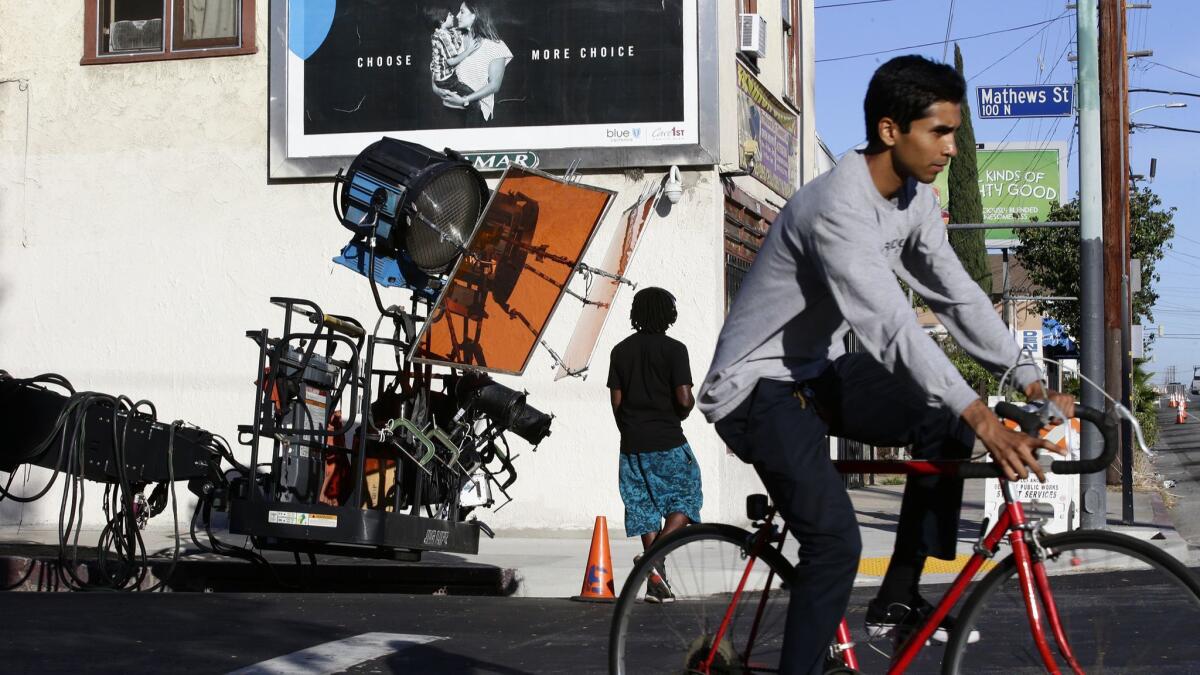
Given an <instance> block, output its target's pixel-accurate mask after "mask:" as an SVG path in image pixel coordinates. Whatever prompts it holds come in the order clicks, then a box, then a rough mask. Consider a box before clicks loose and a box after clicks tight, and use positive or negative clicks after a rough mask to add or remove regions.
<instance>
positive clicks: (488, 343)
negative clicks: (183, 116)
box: [412, 166, 614, 375]
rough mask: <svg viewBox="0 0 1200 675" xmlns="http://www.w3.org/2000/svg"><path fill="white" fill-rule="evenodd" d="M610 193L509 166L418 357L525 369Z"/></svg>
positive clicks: (455, 363)
mask: <svg viewBox="0 0 1200 675" xmlns="http://www.w3.org/2000/svg"><path fill="white" fill-rule="evenodd" d="M613 197H614V193H613V192H612V191H610V190H601V189H599V188H595V187H590V186H587V185H579V184H578V183H567V182H565V181H563V180H561V179H558V178H555V177H553V176H550V175H547V174H544V173H541V172H540V171H534V170H532V169H527V168H525V167H517V166H513V167H510V168H509V169H508V170H506V171H505V172H504V175H503V176H502V177H501V178H500V183H499V184H498V185H497V186H496V190H495V191H494V192H493V193H492V198H491V200H490V201H489V202H488V207H487V209H486V210H485V211H484V214H483V217H482V218H481V219H480V222H479V225H478V226H476V228H475V233H474V235H473V236H472V237H471V242H470V244H468V245H467V251H466V253H465V254H464V255H463V256H462V259H461V260H460V261H459V263H458V265H457V266H456V267H455V268H454V272H453V274H451V276H450V278H449V280H448V281H447V282H446V287H445V289H444V290H443V291H442V294H441V296H439V297H438V300H437V302H436V303H435V304H434V306H433V309H432V310H431V311H430V315H429V320H428V321H426V322H425V325H424V327H423V328H422V329H421V334H420V336H419V337H418V339H417V340H416V342H415V344H414V348H413V353H412V357H413V360H414V361H418V362H423V363H436V364H440V365H446V366H452V367H458V368H464V367H465V368H471V369H473V370H484V371H489V372H496V373H508V374H512V375H520V374H521V373H523V372H524V371H525V367H526V366H528V365H529V359H530V357H531V356H532V355H533V351H534V349H535V348H536V347H537V344H538V342H539V341H540V340H541V336H542V332H543V330H545V328H546V323H547V322H549V320H550V317H551V315H553V314H554V310H555V309H556V308H557V307H558V303H559V301H560V300H561V299H562V296H563V293H564V292H565V290H566V287H567V282H568V281H569V280H570V278H571V275H572V274H574V272H575V266H576V265H577V264H578V263H579V260H580V258H582V257H583V252H584V251H585V250H587V246H588V244H589V243H590V242H591V240H592V237H593V235H594V234H595V233H596V228H597V227H598V226H599V225H600V221H601V220H603V219H604V214H605V213H606V212H607V211H608V207H609V205H610V204H611V203H612V200H613Z"/></svg>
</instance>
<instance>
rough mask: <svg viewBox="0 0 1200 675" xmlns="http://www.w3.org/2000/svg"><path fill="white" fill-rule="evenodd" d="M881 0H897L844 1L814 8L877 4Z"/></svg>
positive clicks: (888, 0) (891, 0)
mask: <svg viewBox="0 0 1200 675" xmlns="http://www.w3.org/2000/svg"><path fill="white" fill-rule="evenodd" d="M881 2H895V0H859V1H858V2H842V3H838V4H836V5H817V6H816V7H814V9H831V8H833V7H849V6H851V5H875V4H878V3H881Z"/></svg>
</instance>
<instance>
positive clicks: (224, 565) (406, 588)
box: [0, 481, 1200, 597]
mask: <svg viewBox="0 0 1200 675" xmlns="http://www.w3.org/2000/svg"><path fill="white" fill-rule="evenodd" d="M983 486H984V484H983V482H982V481H971V482H968V484H967V493H966V498H965V500H964V505H963V521H962V525H961V528H960V532H959V541H960V542H961V544H960V546H959V558H958V559H957V560H955V561H952V562H947V561H937V560H932V559H931V561H930V565H929V566H927V568H926V575H925V579H926V580H927V581H928V582H931V583H938V582H948V581H950V580H951V579H952V578H953V576H954V574H956V573H957V572H958V571H959V570H960V569H961V568H962V565H963V564H964V563H965V562H966V559H967V558H968V556H969V554H970V551H971V544H973V543H974V542H975V540H976V538H977V537H978V536H979V525H980V520H981V519H982V514H983ZM902 492H903V486H870V487H864V488H859V489H855V490H851V491H850V496H851V499H852V501H853V502H854V506H855V510H856V511H857V513H858V519H859V524H860V527H861V531H862V539H863V554H862V561H861V563H860V565H859V575H858V579H857V580H856V584H857V585H861V586H873V585H877V584H878V583H879V582H880V580H881V578H882V575H883V573H884V570H886V567H887V561H888V558H889V556H890V554H891V549H892V543H893V538H894V535H895V527H896V517H897V513H898V512H899V509H900V499H901V494H902ZM1157 501H1158V496H1157V494H1156V493H1150V492H1138V493H1135V513H1136V515H1137V520H1138V522H1137V523H1136V524H1134V525H1131V526H1123V525H1119V524H1118V521H1119V518H1120V493H1119V492H1111V491H1110V493H1109V495H1108V500H1107V502H1108V511H1109V527H1110V529H1112V530H1114V531H1118V532H1123V533H1125V534H1129V535H1131V536H1134V537H1137V538H1139V539H1145V540H1152V541H1154V542H1155V543H1156V544H1157V545H1159V546H1161V547H1162V548H1164V549H1165V550H1167V551H1168V552H1169V553H1171V554H1172V555H1174V556H1176V557H1177V558H1180V559H1181V560H1183V561H1184V562H1186V563H1188V564H1196V563H1197V562H1200V560H1197V557H1196V556H1195V554H1196V552H1195V551H1191V550H1189V548H1188V546H1187V543H1186V542H1185V541H1184V540H1183V539H1182V538H1181V537H1180V536H1179V534H1178V533H1177V532H1176V531H1175V529H1174V528H1173V527H1172V526H1171V524H1170V520H1169V518H1167V517H1166V515H1165V513H1166V511H1165V509H1163V508H1162V507H1161V502H1158V503H1156V502H1157ZM587 525H590V523H589V524H587ZM143 534H144V538H145V541H146V549H147V551H149V552H151V554H152V555H154V556H155V558H156V560H157V562H156V564H155V569H156V571H159V572H160V573H164V574H165V573H166V570H167V568H168V567H169V561H170V556H171V552H172V548H173V546H174V538H173V534H172V532H171V531H170V530H167V531H163V530H161V529H153V530H150V531H147V532H145V533H143ZM591 534H592V532H591V529H590V528H587V529H583V528H581V529H579V530H554V531H528V530H526V531H519V530H508V531H500V532H497V535H496V538H495V539H490V540H489V539H487V538H486V537H484V538H482V539H481V540H480V547H479V554H478V555H477V556H458V555H448V554H438V553H431V554H426V555H425V557H424V559H423V561H422V562H421V563H394V562H383V561H374V560H365V559H357V558H337V557H322V558H321V565H320V567H318V568H317V569H316V570H314V569H313V568H311V567H308V566H307V565H306V566H296V565H295V563H294V560H293V557H292V556H291V555H290V554H287V553H280V552H272V553H270V554H269V556H268V557H269V558H270V559H271V560H272V561H273V562H278V563H280V564H279V565H276V566H275V567H276V568H277V570H278V572H279V573H280V574H281V576H283V577H284V580H285V581H286V582H289V583H295V584H297V585H303V584H305V583H306V582H307V583H310V584H312V585H313V588H314V590H322V591H327V592H339V591H340V592H346V591H362V590H374V591H377V592H410V593H430V592H443V593H451V594H481V595H509V594H511V595H515V596H519V597H569V596H572V595H576V594H578V593H579V592H580V587H581V586H582V581H583V573H584V568H585V566H586V563H587V556H588V549H589V546H590V540H591ZM98 536H99V532H94V531H85V532H83V533H82V534H81V535H80V539H79V541H80V544H81V545H94V543H95V542H96V540H97V539H98ZM57 541H58V532H57V530H56V529H30V528H22V529H20V530H19V531H18V530H17V528H15V527H7V528H0V582H5V576H6V575H7V579H8V581H7V582H6V583H2V584H0V585H5V586H6V585H10V584H12V583H14V582H16V581H18V580H19V579H20V578H21V575H23V574H25V573H26V572H27V571H29V568H28V560H29V559H31V558H33V559H40V560H48V559H54V558H56V557H57ZM202 541H203V540H202ZM231 542H232V543H238V544H240V543H241V542H240V541H237V540H236V539H233V538H231ZM610 548H611V551H612V558H613V567H614V577H615V579H616V583H617V588H618V590H619V588H620V585H621V584H622V583H624V580H625V578H626V576H628V574H629V571H630V570H631V568H632V567H633V557H634V555H636V554H637V553H640V552H641V543H640V540H639V539H637V538H626V537H625V536H624V532H623V531H622V530H619V529H610ZM181 551H182V553H183V554H184V555H186V556H187V557H186V558H185V559H184V561H183V562H181V563H180V567H179V569H178V570H177V572H176V579H177V580H182V581H181V582H180V583H181V584H182V585H183V588H181V590H200V591H202V590H209V589H212V590H237V591H270V590H277V587H273V585H272V584H271V583H270V582H269V580H268V579H266V578H265V577H264V575H263V573H262V572H261V571H260V570H256V569H254V568H252V567H251V566H250V565H249V563H246V562H244V561H241V560H237V559H234V558H227V557H224V556H215V555H213V554H206V553H202V552H200V551H197V550H196V549H195V547H194V546H193V545H192V543H191V542H190V541H187V540H186V532H185V533H184V541H182V542H181ZM785 554H786V555H787V556H788V557H789V559H792V560H794V559H795V557H796V550H795V545H794V544H792V545H790V546H789V547H787V548H786V549H785ZM40 573H41V572H40V570H35V573H33V574H30V575H29V576H30V577H31V579H30V582H29V583H26V584H25V586H26V587H28V588H29V590H38V588H39V585H38V583H37V581H38V576H39V574H40ZM46 576H47V577H48V576H50V575H46Z"/></svg>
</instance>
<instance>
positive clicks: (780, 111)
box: [737, 63, 800, 199]
mask: <svg viewBox="0 0 1200 675" xmlns="http://www.w3.org/2000/svg"><path fill="white" fill-rule="evenodd" d="M737 83H738V165H739V166H741V168H742V169H743V170H745V171H746V172H748V173H750V174H751V175H753V176H754V177H755V178H757V179H758V180H760V181H762V182H763V184H764V185H766V186H767V187H769V188H771V189H772V190H774V191H775V192H776V193H778V194H779V195H780V196H782V197H783V198H784V199H787V198H789V197H791V196H792V193H793V192H795V191H796V188H797V187H798V183H799V181H798V180H797V178H796V173H797V166H796V165H797V161H796V160H797V157H796V155H797V151H798V149H799V145H800V143H799V138H798V133H799V128H800V127H799V116H798V115H796V113H794V112H792V111H791V109H790V108H788V107H787V106H785V105H784V104H783V103H782V102H780V101H779V99H777V98H775V96H774V95H772V94H771V92H769V91H767V88H766V87H764V86H763V85H762V83H761V82H759V81H758V78H756V77H754V75H753V74H751V72H750V71H749V70H747V69H746V68H745V66H743V65H742V64H741V63H738V64H737Z"/></svg>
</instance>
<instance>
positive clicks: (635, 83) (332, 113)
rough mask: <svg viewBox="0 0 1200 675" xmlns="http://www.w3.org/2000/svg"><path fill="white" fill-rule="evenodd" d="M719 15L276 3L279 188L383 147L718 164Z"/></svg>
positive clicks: (552, 3) (583, 7)
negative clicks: (706, 67) (707, 91)
mask: <svg viewBox="0 0 1200 675" xmlns="http://www.w3.org/2000/svg"><path fill="white" fill-rule="evenodd" d="M710 4H711V3H710V2H705V1H702V0H663V1H662V2H654V3H647V2H644V1H643V0H506V1H505V2H503V3H501V2H487V3H474V2H464V3H460V2H452V1H449V0H396V1H394V2H378V1H376V0H289V1H288V2H276V3H272V21H271V23H272V37H273V40H272V45H271V60H272V77H271V108H272V109H271V119H272V134H271V135H272V152H271V155H272V156H271V160H272V167H271V173H272V176H276V177H287V176H290V175H300V176H312V175H332V174H333V172H334V169H333V168H332V167H336V166H339V163H337V162H330V161H328V160H329V159H330V158H346V157H352V156H354V155H356V154H358V152H359V151H360V150H361V149H362V148H363V147H365V146H367V145H368V144H370V143H372V142H374V141H376V140H378V139H379V138H380V137H381V136H390V137H394V138H399V139H402V140H406V141H411V142H414V143H419V144H421V145H426V146H428V147H431V148H436V149H441V148H443V147H450V148H453V149H455V150H459V151H461V152H465V153H472V154H474V155H487V154H495V153H502V154H504V155H506V156H510V157H513V158H519V157H521V156H522V155H523V154H528V156H533V157H537V158H538V160H537V163H538V164H539V165H540V166H541V167H542V168H564V167H566V166H568V165H569V164H570V163H572V162H573V161H575V160H580V166H584V167H587V166H614V167H615V166H641V165H645V164H646V163H650V162H652V161H654V160H658V163H660V164H663V163H665V164H670V163H689V162H697V163H704V162H706V161H711V159H712V155H713V154H714V153H715V150H713V151H710V149H709V148H715V145H716V144H715V142H713V140H712V139H711V138H709V136H712V137H713V138H715V129H716V126H715V124H716V119H715V115H714V116H713V118H712V120H711V123H710V124H709V126H711V127H712V129H711V130H706V128H705V124H702V119H701V117H702V114H701V89H702V85H701V82H700V79H701V78H700V76H699V63H698V53H699V48H700V42H701V39H702V38H701V33H703V32H704V31H702V30H699V29H698V23H699V21H700V20H701V18H702V17H701V14H702V13H703V12H702V11H701V6H707V5H710ZM708 11H714V10H713V9H712V8H711V7H709V8H708ZM711 79H713V82H712V83H711V87H712V92H713V93H714V94H715V78H711ZM706 86H708V85H706ZM712 98H713V101H714V105H715V95H714V96H713V97H712ZM276 126H282V127H283V128H282V129H277V128H276ZM706 134H708V135H709V136H706ZM520 161H521V160H520V159H517V160H516V162H515V163H519V162H520ZM340 164H344V162H341V163H340ZM485 164H486V162H485ZM504 164H506V163H504ZM326 167H330V168H326ZM481 168H485V169H486V168H494V167H488V166H483V167H481ZM501 168H503V167H501Z"/></svg>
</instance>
